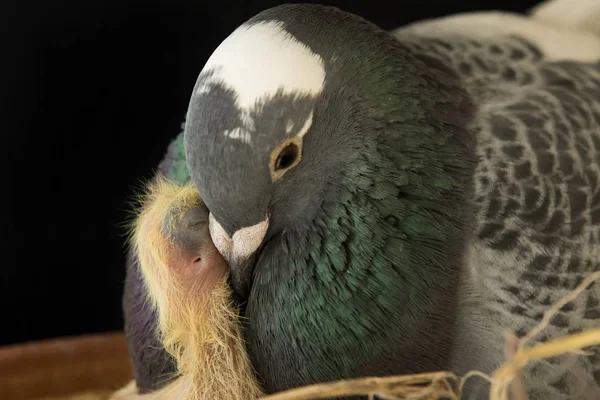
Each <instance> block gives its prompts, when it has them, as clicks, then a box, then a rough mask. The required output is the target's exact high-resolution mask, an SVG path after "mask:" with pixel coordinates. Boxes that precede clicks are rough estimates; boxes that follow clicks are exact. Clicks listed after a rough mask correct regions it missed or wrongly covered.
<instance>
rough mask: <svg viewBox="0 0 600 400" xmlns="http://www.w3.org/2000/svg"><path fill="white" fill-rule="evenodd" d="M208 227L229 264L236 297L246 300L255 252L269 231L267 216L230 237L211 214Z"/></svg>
mask: <svg viewBox="0 0 600 400" xmlns="http://www.w3.org/2000/svg"><path fill="white" fill-rule="evenodd" d="M208 226H209V229H210V236H211V238H212V240H213V243H214V244H215V247H216V248H217V250H219V252H220V253H221V255H222V256H223V257H224V258H225V260H227V263H228V264H229V268H230V270H231V279H232V281H233V287H234V290H235V291H236V292H237V293H238V295H240V296H242V297H244V298H246V297H247V296H248V294H249V292H250V287H251V284H252V273H253V272H254V264H255V263H254V261H255V260H256V256H257V254H256V251H257V250H258V248H259V247H260V245H261V244H262V242H263V240H264V238H265V235H266V233H267V229H269V216H268V215H267V216H266V217H265V219H263V220H262V221H260V222H259V223H257V224H255V225H252V226H246V227H243V228H240V229H238V230H237V231H235V232H234V233H233V235H232V236H231V237H230V236H229V235H228V234H227V232H226V231H225V229H223V227H222V226H221V224H220V223H219V222H218V221H217V220H216V219H215V217H214V215H213V214H212V213H210V216H209V220H208Z"/></svg>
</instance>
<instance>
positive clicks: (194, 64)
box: [0, 0, 537, 345]
mask: <svg viewBox="0 0 600 400" xmlns="http://www.w3.org/2000/svg"><path fill="white" fill-rule="evenodd" d="M279 3H280V2H276V1H270V2H269V1H261V2H258V1H237V2H233V1H218V0H214V1H212V2H202V1H174V0H164V1H149V0H145V1H133V0H122V1H113V0H110V1H105V2H95V1H90V0H88V1H77V2H71V3H68V2H64V1H57V0H53V1H43V2H39V3H37V4H36V3H31V2H26V1H20V2H18V3H17V2H15V3H14V4H11V3H4V4H3V5H2V6H0V7H3V8H5V7H8V9H5V10H1V9H0V19H1V20H0V26H1V28H0V29H2V30H3V32H2V35H1V36H2V39H0V40H1V41H2V42H3V43H1V45H2V47H1V48H0V50H1V52H0V65H2V66H3V67H4V68H3V69H5V70H6V72H3V73H2V76H3V78H4V79H3V80H5V82H4V83H3V84H2V87H1V88H0V93H2V97H3V98H4V100H5V101H4V102H3V104H2V106H1V108H0V109H1V110H2V113H1V114H0V115H2V125H0V129H2V139H3V140H6V139H8V141H7V142H5V144H4V145H3V147H4V149H5V152H4V156H3V157H2V158H1V160H2V162H3V165H2V166H1V168H0V171H2V172H3V173H4V174H5V176H3V177H2V181H1V182H2V183H5V182H7V183H8V184H7V185H3V186H4V187H5V188H6V189H5V190H1V189H0V190H1V192H4V194H3V195H0V198H5V197H8V199H7V202H3V203H4V205H2V206H1V207H0V210H1V212H2V215H1V216H0V218H1V219H0V221H2V222H1V224H0V226H1V228H2V229H3V231H4V232H3V235H2V237H3V239H2V241H1V242H2V244H3V245H4V246H5V247H4V249H3V252H2V254H3V257H2V258H0V263H1V264H0V307H1V308H0V309H1V311H2V316H1V318H0V345H3V344H9V343H15V342H23V341H29V340H37V339H41V338H50V337H57V336H65V335H77V334H82V333H87V332H101V331H107V330H116V329H121V327H122V317H121V295H122V286H123V279H124V275H125V270H124V252H125V246H124V243H125V237H124V233H125V230H124V228H123V227H122V223H123V221H124V220H125V217H126V215H127V210H128V205H127V201H128V199H129V198H130V196H131V194H132V192H133V188H134V187H135V186H136V185H137V184H138V182H139V181H140V179H142V178H147V177H150V176H151V174H152V172H153V169H154V168H155V167H156V165H157V164H158V162H159V161H160V159H161V157H162V156H163V154H164V152H165V149H166V146H167V144H168V142H169V140H170V139H171V138H173V137H174V136H175V135H176V134H177V133H178V132H179V130H180V124H181V122H182V121H183V117H184V115H185V112H186V107H187V103H188V99H189V95H190V93H191V89H192V87H193V85H194V82H195V80H196V77H197V75H198V73H199V72H200V70H201V69H202V66H203V65H204V62H205V61H206V59H207V58H208V56H209V55H210V54H211V52H212V51H213V49H214V48H215V47H216V46H217V45H218V44H219V43H220V42H221V41H222V40H223V39H224V38H225V37H226V36H227V35H228V34H229V33H230V32H231V31H233V30H234V29H235V27H236V26H237V25H239V24H240V23H242V22H244V20H246V19H248V18H250V17H251V16H253V15H254V14H256V13H257V12H259V11H261V10H262V9H264V8H268V7H271V6H274V5H276V4H279ZM535 3H537V1H533V0H521V1H517V0H514V1H508V0H489V1H486V0H480V1H466V0H445V1H441V0H440V1H433V0H411V1H404V2H401V1H374V0H371V1H362V2H359V1H352V2H351V1H336V2H327V4H331V5H335V6H338V7H341V8H343V9H345V10H347V11H351V12H354V13H356V14H359V15H362V16H363V17H365V18H367V19H369V20H371V21H372V22H374V23H376V24H378V25H379V26H381V27H382V28H385V29H391V28H395V27H397V26H399V25H402V24H405V23H408V22H411V21H415V20H418V19H423V18H429V17H435V16H440V15H444V14H449V13H454V12H461V11H468V10H476V9H494V8H497V9H504V10H514V11H520V12H522V11H525V10H526V9H527V8H529V7H531V6H532V5H534V4H535ZM6 195H8V196H6Z"/></svg>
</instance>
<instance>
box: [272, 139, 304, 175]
mask: <svg viewBox="0 0 600 400" xmlns="http://www.w3.org/2000/svg"><path fill="white" fill-rule="evenodd" d="M298 153H299V149H298V146H297V145H296V144H295V143H290V144H288V145H287V146H285V147H284V148H283V149H281V151H280V152H279V155H278V156H277V159H276V160H275V171H279V170H282V169H287V168H289V167H291V166H292V165H293V164H294V162H296V159H297V158H298Z"/></svg>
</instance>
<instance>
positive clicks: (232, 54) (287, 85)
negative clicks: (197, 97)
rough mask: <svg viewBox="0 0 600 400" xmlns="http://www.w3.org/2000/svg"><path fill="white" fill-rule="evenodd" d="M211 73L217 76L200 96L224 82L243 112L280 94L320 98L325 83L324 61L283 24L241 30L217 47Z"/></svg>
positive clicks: (209, 63)
mask: <svg viewBox="0 0 600 400" xmlns="http://www.w3.org/2000/svg"><path fill="white" fill-rule="evenodd" d="M211 69H212V70H213V71H214V74H213V75H212V77H211V78H210V79H208V80H207V82H205V83H204V85H201V86H200V87H199V88H198V93H204V92H206V91H207V90H208V86H209V85H208V84H210V83H213V82H221V83H223V84H225V85H226V86H227V87H228V88H230V89H232V90H234V91H235V93H236V95H237V105H238V107H240V108H241V109H242V110H248V109H249V108H250V107H252V106H253V105H254V103H255V102H256V101H257V100H258V99H260V98H261V97H263V96H272V95H274V94H275V93H276V92H277V91H278V90H282V91H283V93H284V94H291V93H298V94H304V95H318V94H320V93H321V91H322V90H323V85H324V82H325V68H324V66H323V59H322V58H321V57H320V56H319V55H317V54H315V53H313V52H312V51H311V50H310V48H308V46H306V45H304V44H303V43H301V42H299V41H298V40H296V39H295V38H294V37H292V36H291V35H290V34H289V33H288V32H286V31H285V30H284V29H283V23H281V22H279V21H269V22H260V23H257V24H254V25H250V26H248V25H242V26H240V27H239V28H238V29H236V30H235V31H234V32H233V33H232V34H231V35H229V37H227V39H225V40H224V41H223V42H222V43H221V44H220V45H219V47H217V49H216V50H215V52H214V53H213V54H212V55H211V56H210V58H209V59H208V61H207V63H206V65H205V66H204V69H203V72H204V71H208V70H211Z"/></svg>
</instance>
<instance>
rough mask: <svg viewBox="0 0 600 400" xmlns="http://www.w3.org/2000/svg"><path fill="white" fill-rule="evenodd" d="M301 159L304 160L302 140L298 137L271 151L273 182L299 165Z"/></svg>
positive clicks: (287, 140) (270, 162)
mask: <svg viewBox="0 0 600 400" xmlns="http://www.w3.org/2000/svg"><path fill="white" fill-rule="evenodd" d="M300 159H302V138H301V137H299V136H296V137H294V138H291V139H286V140H283V141H282V142H281V143H279V145H278V146H277V147H275V148H274V149H273V151H271V159H270V161H269V169H270V170H271V180H272V181H273V182H275V181H277V180H279V178H281V177H282V176H283V175H285V173H286V172H287V171H289V170H290V169H292V168H293V167H295V166H296V165H298V163H299V162H300Z"/></svg>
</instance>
